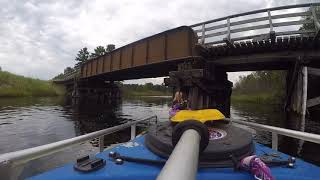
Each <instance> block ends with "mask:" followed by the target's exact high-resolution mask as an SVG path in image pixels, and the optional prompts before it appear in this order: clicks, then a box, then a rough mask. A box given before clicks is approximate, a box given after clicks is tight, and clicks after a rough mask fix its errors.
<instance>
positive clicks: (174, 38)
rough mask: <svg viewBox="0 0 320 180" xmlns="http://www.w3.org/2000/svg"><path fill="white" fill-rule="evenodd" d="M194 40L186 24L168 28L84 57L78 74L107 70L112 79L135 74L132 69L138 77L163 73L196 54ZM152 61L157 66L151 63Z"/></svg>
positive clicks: (94, 73)
mask: <svg viewBox="0 0 320 180" xmlns="http://www.w3.org/2000/svg"><path fill="white" fill-rule="evenodd" d="M196 41H197V37H196V35H195V33H194V32H193V30H192V29H191V28H190V27H187V26H182V27H178V28H175V29H171V30H168V31H165V32H162V33H159V34H156V35H153V36H151V37H147V38H145V39H141V40H139V41H136V42H134V43H131V44H128V45H126V46H123V47H121V48H118V49H116V50H114V51H112V52H110V53H108V54H106V55H104V56H100V57H98V58H96V59H93V60H90V61H88V62H87V63H85V64H84V65H83V66H82V68H81V78H90V77H93V76H99V75H103V76H108V75H109V74H111V73H112V74H113V75H112V77H113V79H115V80H121V79H122V78H121V76H124V75H125V74H127V73H130V74H131V76H129V77H125V78H124V79H130V78H135V77H136V75H137V74H134V73H139V76H138V77H140V78H141V77H154V76H165V75H167V74H168V72H169V71H170V69H173V68H174V66H173V65H172V64H175V63H177V62H179V61H181V60H186V59H190V58H192V57H194V56H196V53H195V44H196ZM154 65H157V67H152V66H154ZM142 70H143V71H142ZM115 74H116V75H115ZM123 74H124V75H123ZM112 77H111V76H110V78H112Z"/></svg>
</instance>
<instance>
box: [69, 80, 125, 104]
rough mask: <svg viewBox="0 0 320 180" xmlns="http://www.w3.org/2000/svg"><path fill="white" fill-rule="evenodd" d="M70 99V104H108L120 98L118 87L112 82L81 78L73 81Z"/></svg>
mask: <svg viewBox="0 0 320 180" xmlns="http://www.w3.org/2000/svg"><path fill="white" fill-rule="evenodd" d="M68 94H71V99H72V105H75V106H76V105H80V104H109V103H111V102H112V101H116V100H118V99H120V98H121V91H120V88H119V87H118V86H117V85H116V84H114V83H113V82H105V81H103V80H95V81H93V80H90V81H86V80H82V81H76V82H75V83H74V86H73V89H72V93H68Z"/></svg>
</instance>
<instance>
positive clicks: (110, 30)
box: [0, 0, 309, 82]
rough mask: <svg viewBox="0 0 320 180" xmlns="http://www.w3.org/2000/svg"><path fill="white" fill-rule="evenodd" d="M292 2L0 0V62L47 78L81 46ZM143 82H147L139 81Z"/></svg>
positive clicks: (4, 66)
mask: <svg viewBox="0 0 320 180" xmlns="http://www.w3.org/2000/svg"><path fill="white" fill-rule="evenodd" d="M295 2H297V1H295ZM295 2H292V1H272V0H229V1H225V0H219V1H218V0H215V1H205V0H198V1H192V0H176V1H172V0H163V1H156V0H140V1H132V0H118V1H105V0H92V1H83V0H68V1H65V0H46V1H42V0H25V1H18V0H17V1H9V0H0V7H1V8H0V17H1V19H0V66H1V67H2V69H3V70H7V71H11V72H14V73H18V74H22V75H26V76H32V77H36V78H40V79H50V78H52V77H53V76H55V75H56V74H58V73H60V72H62V71H63V69H64V68H66V67H67V66H73V64H74V63H75V61H74V57H75V55H76V53H77V51H78V50H79V49H80V48H82V47H85V46H86V47H88V48H89V49H91V50H92V49H93V48H94V47H96V46H98V45H106V44H109V43H113V44H116V46H117V47H119V46H122V45H125V44H127V43H130V42H132V41H136V40H138V39H140V38H143V37H146V36H149V35H152V34H155V33H158V32H161V31H164V30H167V29H170V28H174V27H177V26H181V25H189V24H193V23H197V22H200V21H204V20H209V19H214V18H217V17H222V16H226V15H230V14H234V13H240V12H245V11H250V10H254V9H260V8H265V7H270V6H274V5H285V4H292V3H295ZM305 2H306V1H305ZM308 2H309V1H308ZM236 76H237V75H231V76H230V77H232V79H236ZM232 79H231V80H232ZM160 80H161V79H160ZM160 80H159V79H151V81H153V82H160ZM145 81H149V80H143V81H141V82H145ZM133 82H135V81H133ZM138 82H139V81H138Z"/></svg>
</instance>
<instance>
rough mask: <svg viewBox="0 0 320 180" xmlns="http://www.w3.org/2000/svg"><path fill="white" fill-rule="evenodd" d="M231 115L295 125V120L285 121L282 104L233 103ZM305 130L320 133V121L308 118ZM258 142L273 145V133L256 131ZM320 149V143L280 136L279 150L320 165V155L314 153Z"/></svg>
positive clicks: (242, 118) (275, 123)
mask: <svg viewBox="0 0 320 180" xmlns="http://www.w3.org/2000/svg"><path fill="white" fill-rule="evenodd" d="M231 117H233V118H235V119H241V120H245V121H250V122H257V123H260V124H267V125H272V126H278V127H283V128H291V127H295V126H296V125H294V124H293V123H294V122H286V121H285V119H286V118H285V113H284V112H283V111H282V107H281V106H277V105H257V104H250V103H249V104H246V103H233V104H232V107H231ZM304 126H305V132H310V133H315V134H320V122H318V121H314V120H312V119H308V118H307V119H306V124H305V125H304ZM255 138H256V140H257V142H259V143H262V144H265V145H267V146H270V147H271V133H269V132H265V131H259V130H258V131H255ZM318 149H320V145H318V144H315V143H310V142H305V141H301V140H297V139H293V138H289V137H284V136H279V150H280V151H281V152H284V153H286V154H290V155H291V156H295V157H301V158H303V159H304V160H306V161H308V162H311V163H315V164H318V165H320V157H319V156H314V155H313V154H315V153H316V151H317V150H318Z"/></svg>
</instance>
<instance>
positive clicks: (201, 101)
mask: <svg viewBox="0 0 320 180" xmlns="http://www.w3.org/2000/svg"><path fill="white" fill-rule="evenodd" d="M165 84H166V85H167V86H171V87H173V89H174V91H181V92H182V93H183V94H184V98H187V100H188V105H189V107H190V108H191V109H206V108H216V109H219V110H220V111H221V112H222V113H223V114H224V115H225V116H226V117H230V96H231V92H232V82H230V81H228V77H227V73H226V72H225V71H223V70H221V69H219V67H216V66H212V65H209V64H202V65H199V64H196V63H194V62H193V63H183V64H179V65H178V71H171V72H170V73H169V78H166V79H165Z"/></svg>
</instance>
